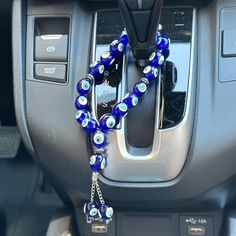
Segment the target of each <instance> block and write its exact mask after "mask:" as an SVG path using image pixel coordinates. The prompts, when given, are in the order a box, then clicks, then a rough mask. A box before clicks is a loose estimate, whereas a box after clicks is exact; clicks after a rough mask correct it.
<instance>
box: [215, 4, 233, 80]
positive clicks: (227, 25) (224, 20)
mask: <svg viewBox="0 0 236 236" xmlns="http://www.w3.org/2000/svg"><path fill="white" fill-rule="evenodd" d="M235 22H236V7H224V8H223V9H221V11H220V24H219V49H221V50H219V80H220V81H221V82H230V81H235V80H236V71H235V69H234V67H235V64H236V57H235V53H236V35H235V30H236V26H235ZM223 32H224V33H223ZM227 36H228V37H227ZM229 36H230V38H229ZM223 37H224V40H223ZM227 38H228V40H227ZM225 40H227V42H225ZM226 44H227V45H226ZM222 54H227V57H224V55H222Z"/></svg>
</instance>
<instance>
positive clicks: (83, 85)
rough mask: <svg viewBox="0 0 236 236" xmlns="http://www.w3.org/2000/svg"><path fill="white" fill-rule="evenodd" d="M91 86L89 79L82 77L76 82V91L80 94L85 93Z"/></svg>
mask: <svg viewBox="0 0 236 236" xmlns="http://www.w3.org/2000/svg"><path fill="white" fill-rule="evenodd" d="M91 87H92V82H91V80H90V79H87V78H84V79H82V80H80V81H79V82H78V84H77V91H78V93H79V94H80V95H86V94H87V93H89V91H90V89H91Z"/></svg>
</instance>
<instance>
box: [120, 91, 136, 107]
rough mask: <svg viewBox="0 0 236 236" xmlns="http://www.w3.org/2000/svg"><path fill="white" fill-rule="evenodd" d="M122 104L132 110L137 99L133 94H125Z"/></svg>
mask: <svg viewBox="0 0 236 236" xmlns="http://www.w3.org/2000/svg"><path fill="white" fill-rule="evenodd" d="M123 102H124V103H125V104H126V105H127V106H128V108H133V107H136V106H137V105H138V97H137V96H136V95H135V94H133V93H131V94H127V95H126V96H125V98H124V99H123Z"/></svg>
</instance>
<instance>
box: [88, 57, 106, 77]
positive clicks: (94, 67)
mask: <svg viewBox="0 0 236 236" xmlns="http://www.w3.org/2000/svg"><path fill="white" fill-rule="evenodd" d="M89 69H90V70H89V74H90V75H92V76H93V77H94V78H95V79H100V78H102V77H103V73H104V70H105V67H104V65H102V64H101V62H99V61H95V62H93V63H92V64H90V66H89Z"/></svg>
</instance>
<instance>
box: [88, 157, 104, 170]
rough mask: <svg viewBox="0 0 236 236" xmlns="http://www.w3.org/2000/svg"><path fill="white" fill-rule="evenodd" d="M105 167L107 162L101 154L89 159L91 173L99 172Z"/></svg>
mask: <svg viewBox="0 0 236 236" xmlns="http://www.w3.org/2000/svg"><path fill="white" fill-rule="evenodd" d="M106 165H107V160H106V157H105V156H104V155H103V154H96V155H93V156H91V157H90V167H91V169H92V171H93V172H101V171H102V170H104V168H105V167H106Z"/></svg>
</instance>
